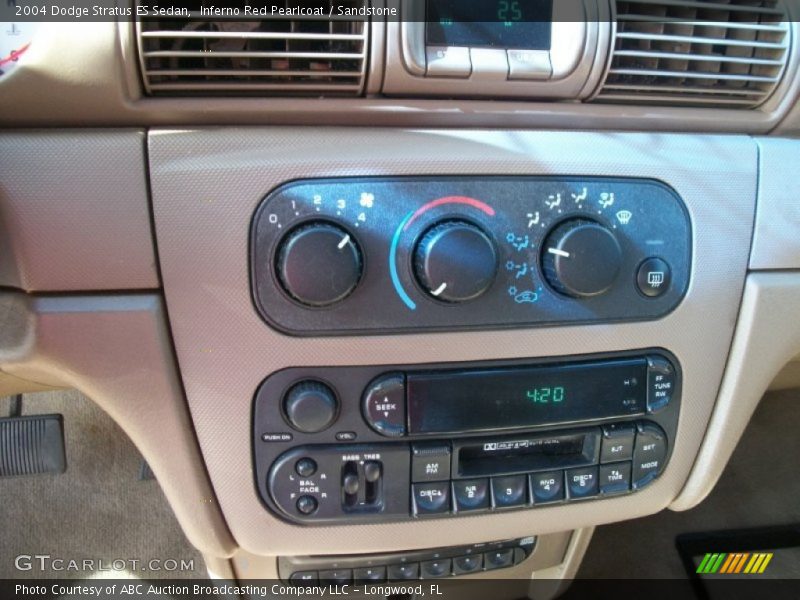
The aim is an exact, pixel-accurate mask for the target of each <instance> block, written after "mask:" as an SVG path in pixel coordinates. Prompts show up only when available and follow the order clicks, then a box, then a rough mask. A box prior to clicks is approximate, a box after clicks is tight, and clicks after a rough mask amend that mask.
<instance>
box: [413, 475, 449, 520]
mask: <svg viewBox="0 0 800 600" xmlns="http://www.w3.org/2000/svg"><path fill="white" fill-rule="evenodd" d="M412 488H413V491H412V500H413V503H414V514H415V515H432V514H441V513H447V512H450V482H449V481H439V482H435V483H415V484H414V485H413V486H412Z"/></svg>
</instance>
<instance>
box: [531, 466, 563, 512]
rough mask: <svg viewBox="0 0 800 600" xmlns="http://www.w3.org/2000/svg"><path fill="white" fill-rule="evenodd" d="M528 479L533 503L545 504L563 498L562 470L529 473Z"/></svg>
mask: <svg viewBox="0 0 800 600" xmlns="http://www.w3.org/2000/svg"><path fill="white" fill-rule="evenodd" d="M530 479H531V493H532V494H533V503H534V504H546V503H548V502H558V501H559V500H563V499H564V471H547V472H546V473H531V475H530Z"/></svg>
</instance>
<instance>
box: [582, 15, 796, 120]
mask: <svg viewBox="0 0 800 600" xmlns="http://www.w3.org/2000/svg"><path fill="white" fill-rule="evenodd" d="M789 40H790V33H789V23H788V22H787V15H786V11H785V7H784V6H783V5H782V3H781V2H780V0H697V1H689V0H629V1H622V0H617V2H616V37H615V41H614V48H613V53H612V57H611V64H610V67H609V70H608V74H607V76H606V80H605V82H604V83H603V86H602V88H601V89H600V92H599V94H598V95H597V98H596V99H597V100H598V101H606V102H625V103H635V104H662V105H689V106H691V105H695V106H709V105H710V106H721V107H729V108H754V107H756V106H758V105H759V104H761V103H762V102H764V101H765V100H766V99H767V98H768V97H769V96H770V94H771V93H772V92H773V91H774V89H775V87H776V86H777V85H778V83H779V82H780V79H781V75H782V74H783V71H784V68H785V66H786V61H787V59H788V56H789Z"/></svg>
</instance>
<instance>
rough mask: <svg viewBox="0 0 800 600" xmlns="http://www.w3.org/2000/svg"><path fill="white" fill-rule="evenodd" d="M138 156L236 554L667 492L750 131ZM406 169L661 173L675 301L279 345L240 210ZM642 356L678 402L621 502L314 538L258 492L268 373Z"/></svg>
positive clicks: (702, 406)
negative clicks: (144, 163) (674, 219)
mask: <svg viewBox="0 0 800 600" xmlns="http://www.w3.org/2000/svg"><path fill="white" fill-rule="evenodd" d="M150 160H151V164H150V173H151V181H152V190H153V209H154V215H155V220H156V224H157V227H156V231H157V236H158V248H159V256H160V258H161V269H162V271H161V272H162V276H163V280H164V292H165V297H166V300H167V303H168V306H169V311H170V323H171V326H172V331H173V334H174V340H175V346H176V350H177V355H178V360H179V363H180V368H181V374H182V377H183V380H184V385H185V388H186V394H187V400H188V404H189V407H190V410H191V414H192V418H193V420H194V423H195V427H196V430H197V435H198V440H199V442H200V446H201V448H202V451H203V456H204V458H205V460H206V465H207V467H208V469H209V473H210V476H211V479H212V481H213V484H214V489H215V491H216V492H217V495H218V498H219V501H220V505H221V506H222V508H223V511H224V514H225V518H226V520H227V522H228V524H229V526H230V528H231V531H232V533H233V535H234V537H235V539H236V540H237V542H238V543H239V544H240V545H241V546H242V548H243V549H246V550H248V551H249V552H251V553H253V554H261V555H275V554H295V553H299V554H302V553H304V552H307V551H308V548H311V547H316V548H325V551H326V552H330V553H342V554H347V553H352V552H379V551H384V550H387V551H388V550H401V549H405V548H413V547H425V546H430V539H431V535H433V533H432V532H435V536H436V538H437V539H446V540H447V543H449V544H461V543H470V542H476V541H486V540H487V539H492V538H494V539H498V538H504V537H514V536H515V535H517V534H519V532H520V531H526V532H530V533H535V534H545V533H550V532H556V531H564V530H566V529H574V528H579V527H588V526H593V525H597V524H600V523H609V522H613V521H620V520H624V519H631V518H635V517H638V516H644V515H646V514H652V513H655V512H657V511H659V510H661V509H663V508H665V507H666V506H667V505H668V504H669V503H670V502H672V500H673V499H674V498H675V497H676V496H677V495H678V494H679V493H680V491H681V489H682V488H683V486H684V484H685V481H686V478H687V476H688V474H689V471H690V470H691V467H692V465H693V464H694V462H695V458H696V455H697V451H698V449H699V447H700V444H701V442H702V438H703V435H704V433H705V431H706V427H707V424H708V418H709V417H710V415H711V411H712V409H713V407H714V401H715V399H716V396H717V392H718V390H719V384H720V381H721V379H722V373H723V369H724V367H725V360H726V357H727V353H728V351H729V349H730V340H731V337H732V335H733V328H734V325H735V323H736V317H737V315H738V312H739V301H740V299H741V290H742V286H743V283H744V278H745V273H746V268H747V260H748V258H749V248H750V236H751V233H752V226H753V218H754V211H755V198H756V179H757V173H756V167H757V147H756V144H755V142H754V141H753V140H752V139H751V138H748V137H744V136H738V137H735V136H683V135H653V134H622V133H614V134H598V133H591V132H581V133H569V132H546V131H543V132H524V131H491V130H458V131H449V130H442V129H437V130H383V129H366V128H364V129H357V128H346V129H345V128H342V129H335V128H314V129H295V128H209V129H199V130H191V131H186V130H155V131H153V132H151V134H150ZM412 174H416V175H426V174H437V175H470V174H473V175H478V176H486V175H495V174H496V175H501V174H502V175H515V174H524V175H537V174H541V175H558V174H565V175H571V176H581V175H586V176H590V175H597V176H616V177H625V176H630V177H655V178H658V179H661V180H663V181H665V182H666V183H667V184H669V185H671V186H673V187H674V189H675V190H676V191H677V192H678V193H679V194H680V195H681V196H682V197H683V198H684V200H685V202H686V206H687V210H688V211H689V214H690V217H691V219H692V226H693V249H692V261H693V266H692V282H691V285H690V287H689V290H688V291H687V295H686V297H685V298H684V300H683V301H682V303H681V304H680V306H678V307H677V308H676V310H675V311H673V312H672V313H670V314H669V315H667V316H665V317H664V318H662V319H659V320H656V321H645V322H637V323H614V324H597V325H591V326H570V327H540V328H535V329H533V328H528V329H526V328H522V329H509V330H502V331H500V330H498V331H469V332H446V333H436V334H420V333H415V334H407V335H394V336H353V337H346V338H336V337H329V338H313V337H288V336H285V335H281V334H280V333H278V332H277V331H275V330H274V329H271V328H270V327H269V326H268V325H267V324H266V323H264V322H263V321H261V319H260V318H259V317H258V314H257V312H256V311H255V309H254V308H253V303H252V297H251V293H250V279H249V270H248V266H249V261H248V234H249V230H250V224H251V219H252V215H253V212H254V210H255V209H256V207H257V206H258V203H259V202H260V200H261V199H262V198H264V196H265V195H266V194H267V193H268V192H269V191H270V190H272V189H274V188H275V187H276V186H278V185H280V184H281V183H283V182H286V181H290V180H293V179H297V178H300V177H344V176H357V175H373V176H402V175H412ZM384 201H386V200H385V199H384ZM376 206H379V199H376ZM210 240H211V241H213V243H210V242H209V241H210ZM654 346H657V347H663V348H665V349H667V350H669V351H671V352H673V353H674V354H675V355H676V356H677V357H678V359H679V360H680V362H681V366H682V368H683V377H684V380H683V382H684V388H683V390H684V398H685V401H684V403H683V404H682V408H681V418H680V423H679V426H678V434H677V439H676V441H675V445H674V452H673V455H672V458H671V461H670V464H669V466H668V467H667V469H666V470H665V472H664V474H663V475H662V476H661V478H659V479H658V480H657V481H656V482H654V483H653V484H652V485H651V486H649V487H647V488H646V489H644V490H642V491H641V492H638V493H637V494H632V495H630V496H624V497H618V498H608V499H605V500H601V501H598V502H593V503H573V504H571V505H564V506H553V507H542V508H540V509H536V510H531V511H519V512H508V513H503V514H486V515H476V516H470V517H464V518H463V519H438V520H416V521H412V522H403V523H385V524H374V525H348V526H326V527H301V526H297V525H292V524H289V523H287V522H286V521H283V520H281V519H280V518H278V517H277V516H276V515H275V514H273V513H271V512H269V511H268V510H267V508H266V507H265V506H264V504H263V503H262V502H261V500H260V499H259V497H258V495H257V494H256V491H255V485H256V482H255V481H254V479H253V464H252V456H253V455H252V431H251V427H252V423H251V418H252V402H253V394H254V392H255V390H256V389H257V388H258V386H259V384H260V383H261V381H262V380H263V379H264V378H265V377H266V376H267V375H269V374H270V373H272V372H274V371H276V370H278V369H282V368H285V367H290V366H293V367H298V366H303V365H326V366H335V365H359V364H361V365H368V364H407V363H414V364H416V363H423V364H424V363H428V362H436V361H441V360H442V359H443V357H444V358H445V359H446V360H448V361H467V360H485V359H495V360H496V359H501V358H513V357H516V358H535V357H538V356H559V355H569V354H575V353H576V352H585V353H591V352H609V351H616V350H631V349H635V348H648V347H654ZM277 426H280V425H277Z"/></svg>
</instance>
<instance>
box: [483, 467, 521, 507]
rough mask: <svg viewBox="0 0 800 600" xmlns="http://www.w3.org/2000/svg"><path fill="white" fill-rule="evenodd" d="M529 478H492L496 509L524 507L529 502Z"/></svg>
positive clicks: (513, 476)
mask: <svg viewBox="0 0 800 600" xmlns="http://www.w3.org/2000/svg"><path fill="white" fill-rule="evenodd" d="M527 491H528V478H527V476H525V475H512V476H509V477H492V495H493V496H494V505H495V507H496V508H507V507H512V506H523V505H524V504H525V503H526V502H527Z"/></svg>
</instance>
